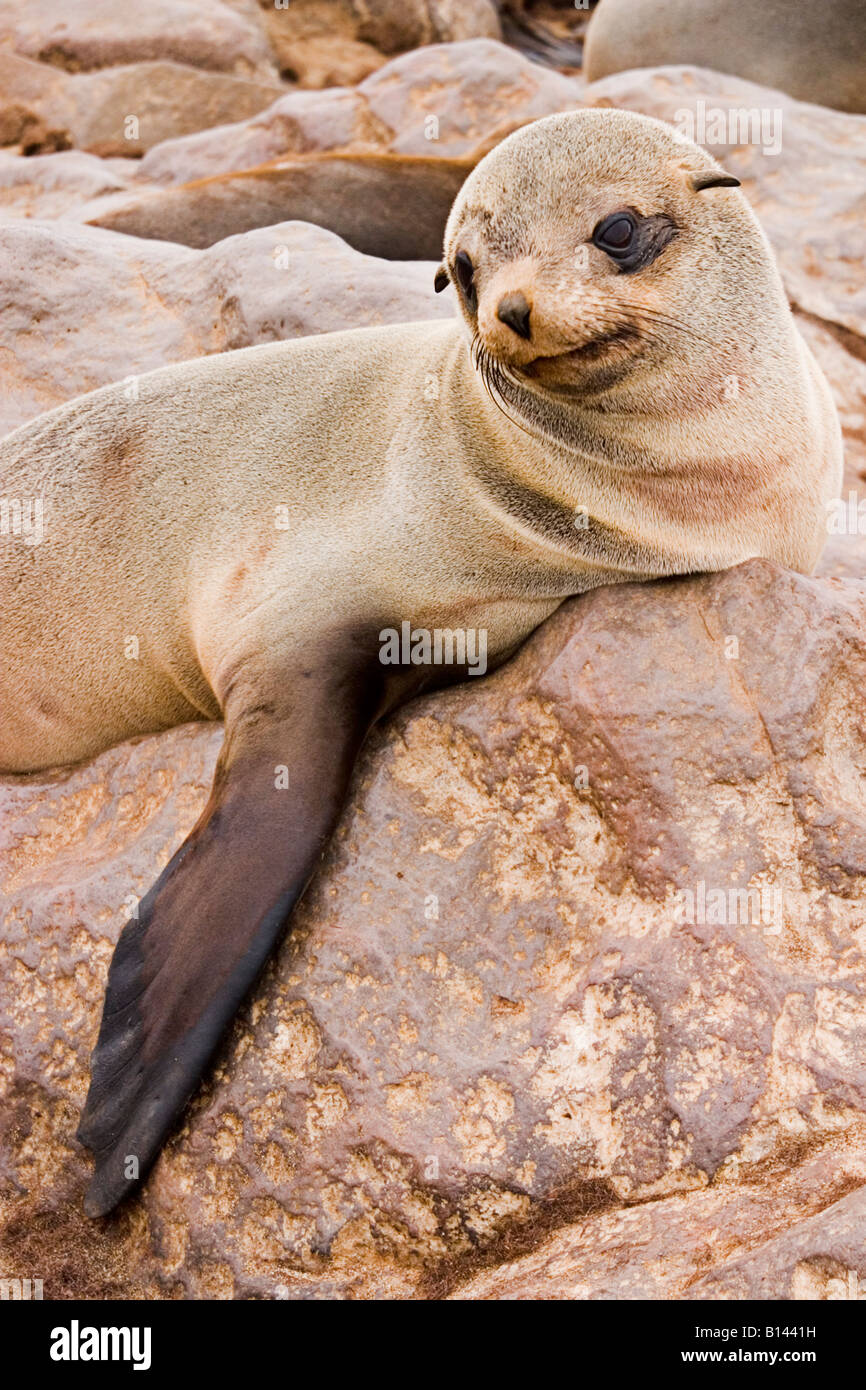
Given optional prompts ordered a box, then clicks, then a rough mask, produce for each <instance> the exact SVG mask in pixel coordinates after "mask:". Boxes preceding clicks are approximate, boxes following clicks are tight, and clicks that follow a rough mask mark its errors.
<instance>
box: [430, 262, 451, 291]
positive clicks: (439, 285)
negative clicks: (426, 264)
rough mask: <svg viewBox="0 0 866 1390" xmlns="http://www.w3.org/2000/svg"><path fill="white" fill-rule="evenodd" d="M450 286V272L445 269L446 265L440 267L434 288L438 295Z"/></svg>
mask: <svg viewBox="0 0 866 1390" xmlns="http://www.w3.org/2000/svg"><path fill="white" fill-rule="evenodd" d="M448 284H449V278H448V271H447V270H446V269H445V267H444V265H440V267H439V269H438V270H437V271H436V278H435V280H434V281H433V288H434V290H435V291H436V293H437V294H441V293H442V291H443V290H444V289H445V287H446V285H448Z"/></svg>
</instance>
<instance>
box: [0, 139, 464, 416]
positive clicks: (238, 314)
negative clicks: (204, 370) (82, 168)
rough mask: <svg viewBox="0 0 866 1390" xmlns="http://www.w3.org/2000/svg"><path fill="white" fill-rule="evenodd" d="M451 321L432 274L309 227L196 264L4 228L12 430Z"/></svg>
mask: <svg viewBox="0 0 866 1390" xmlns="http://www.w3.org/2000/svg"><path fill="white" fill-rule="evenodd" d="M50 158H52V159H55V160H57V159H61V158H68V156H58V155H53V156H50ZM442 301H446V302H444V303H443V302H442ZM452 312H453V301H452V300H451V293H450V292H448V293H446V294H444V295H440V296H437V295H435V294H434V291H433V268H432V267H431V266H430V265H429V264H427V263H423V264H414V263H412V262H388V261H379V260H375V259H373V258H368V257H365V256H361V255H359V254H358V253H357V252H355V251H352V250H351V248H350V247H348V246H346V245H345V243H344V242H342V241H340V240H339V238H338V237H335V236H333V235H332V234H331V233H330V232H327V231H324V230H323V229H321V228H319V227H313V226H309V225H307V224H306V223H301V222H296V223H286V224H280V225H277V226H274V227H268V228H266V229H263V230H261V231H256V232H248V233H247V234H246V235H245V236H243V237H233V238H231V239H230V240H228V241H224V242H221V243H219V244H218V245H217V246H214V247H212V248H211V249H210V250H209V251H192V250H190V249H189V248H187V247H182V246H176V245H174V244H173V243H171V242H158V241H139V240H138V239H136V238H134V237H127V236H121V235H119V234H117V233H114V232H108V231H103V230H102V229H101V228H96V227H77V226H75V225H74V224H69V223H66V224H64V223H50V222H25V221H22V222H9V223H7V224H6V225H0V431H2V432H3V433H6V432H7V431H9V430H12V429H14V428H16V426H18V425H20V424H23V423H24V421H25V420H29V419H31V418H32V417H33V416H34V415H37V414H39V412H40V411H42V410H48V409H50V408H51V407H52V406H55V405H59V404H60V402H61V401H64V400H68V399H69V398H70V397H71V396H76V395H80V394H82V393H83V392H85V391H91V390H94V389H95V388H96V387H97V386H104V385H106V384H107V383H108V382H110V381H118V380H123V379H124V378H126V377H128V376H129V377H134V376H135V375H137V374H139V373H141V372H147V371H150V370H151V369H152V368H154V367H159V366H162V365H164V364H165V363H167V362H179V361H183V360H185V359H186V358H189V357H196V356H200V355H201V354H203V353H209V352H223V351H226V350H227V349H229V348H237V347H247V346H249V345H250V344H252V343H261V342H269V341H272V340H274V339H277V338H291V337H297V336H300V335H302V334H305V333H327V332H331V331H334V330H336V329H339V328H351V327H363V326H365V325H368V324H375V323H393V322H400V321H404V320H407V319H418V318H434V317H437V316H442V315H446V316H447V315H448V314H450V313H452ZM109 330H110V331H109Z"/></svg>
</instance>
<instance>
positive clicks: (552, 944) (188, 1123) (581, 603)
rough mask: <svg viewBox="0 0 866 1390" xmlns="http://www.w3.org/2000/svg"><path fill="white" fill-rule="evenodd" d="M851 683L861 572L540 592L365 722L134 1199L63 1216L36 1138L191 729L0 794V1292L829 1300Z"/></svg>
mask: <svg viewBox="0 0 866 1390" xmlns="http://www.w3.org/2000/svg"><path fill="white" fill-rule="evenodd" d="M864 682H866V586H864V585H863V584H862V583H847V584H846V583H843V582H841V581H838V580H810V579H804V578H801V577H798V576H795V575H791V574H788V573H785V572H783V571H781V570H779V569H777V568H776V567H774V566H772V565H770V564H767V563H765V562H762V561H754V562H750V563H749V564H747V565H743V566H740V567H739V568H737V569H735V570H732V571H729V572H728V573H726V574H721V575H715V576H707V577H698V578H693V579H686V580H676V581H668V582H663V583H658V584H653V585H636V586H629V585H626V586H623V587H619V588H612V589H604V590H599V591H597V592H596V593H594V594H592V595H588V596H585V597H583V598H582V599H579V600H575V601H573V602H572V603H570V604H568V605H566V606H565V607H564V608H563V609H562V610H561V611H560V612H559V613H558V614H557V615H555V616H554V618H553V619H552V620H551V621H550V622H548V623H547V624H546V625H545V627H544V628H543V629H542V631H541V632H540V633H538V634H536V636H535V637H534V638H533V639H532V640H531V641H530V643H529V644H528V645H527V646H526V647H525V648H524V649H523V651H522V652H521V653H520V654H519V655H518V656H517V658H516V659H514V660H513V661H512V662H511V663H510V664H509V665H508V666H506V667H505V668H504V669H503V670H502V671H501V672H498V673H496V674H495V675H494V676H493V677H492V678H490V679H488V680H485V681H483V682H479V683H477V684H476V683H471V682H470V683H469V684H468V685H466V686H463V687H460V688H456V689H454V690H452V691H449V692H447V693H440V694H439V695H435V696H432V697H429V698H425V699H423V700H421V701H418V702H416V703H415V704H414V705H412V706H410V707H408V708H407V709H405V710H404V711H402V712H401V713H400V714H398V716H397V717H396V718H395V719H394V720H392V721H391V723H390V725H389V726H388V727H387V728H385V729H383V730H382V731H380V732H379V733H378V734H376V736H375V737H374V738H373V739H372V740H371V741H370V743H369V746H368V747H367V749H366V751H365V753H364V754H363V756H362V759H361V762H360V765H359V767H358V770H357V773H356V776H355V778H354V782H353V786H352V789H351V793H350V796H349V801H348V805H347V807H346V811H345V813H344V816H343V818H342V823H341V826H340V828H339V830H338V832H337V834H336V837H335V839H334V842H333V844H332V846H331V848H330V849H329V851H328V853H327V855H326V857H325V862H324V864H323V866H322V869H321V872H320V873H319V875H318V876H317V878H316V880H315V881H314V883H313V885H312V888H311V890H310V892H309V894H308V895H307V898H306V899H305V902H304V904H303V905H302V907H301V909H300V911H299V912H298V914H297V915H296V918H295V924H294V930H293V932H292V935H291V938H290V939H289V941H288V942H287V943H286V944H285V945H284V946H283V948H282V949H281V950H280V952H279V953H278V955H277V958H276V960H275V962H274V964H273V966H272V967H271V968H270V969H269V970H268V972H267V974H266V977H265V978H264V980H263V982H262V984H261V986H260V987H259V988H258V990H257V991H256V993H255V997H254V998H253V999H252V1000H251V1001H250V1002H249V1003H248V1005H247V1006H246V1007H245V1009H244V1010H243V1011H242V1014H241V1016H240V1018H239V1019H238V1020H237V1022H236V1024H235V1025H234V1027H233V1029H232V1032H231V1036H230V1037H229V1039H228V1041H227V1043H226V1045H225V1046H224V1048H223V1049H222V1052H221V1054H220V1057H219V1060H218V1063H217V1065H216V1068H215V1070H214V1071H213V1073H212V1074H211V1076H210V1077H209V1079H208V1082H207V1084H206V1086H205V1087H204V1089H203V1090H202V1092H201V1093H200V1095H199V1097H198V1099H197V1100H196V1102H195V1104H194V1106H193V1108H192V1110H191V1111H190V1113H189V1114H188V1116H187V1118H186V1120H185V1123H184V1124H183V1125H182V1127H181V1129H180V1130H179V1132H178V1134H177V1135H176V1137H175V1138H174V1139H173V1140H172V1141H171V1142H170V1143H169V1145H168V1146H167V1148H166V1150H165V1152H164V1154H163V1156H162V1158H161V1159H160V1160H159V1162H158V1164H157V1167H156V1169H155V1170H154V1173H153V1175H152V1177H151V1179H150V1181H149V1183H148V1185H147V1187H146V1189H145V1191H144V1194H143V1196H141V1197H139V1198H137V1199H136V1200H135V1201H134V1203H133V1204H132V1205H131V1206H130V1207H129V1208H128V1209H127V1210H126V1211H124V1212H122V1213H121V1214H120V1215H119V1216H117V1217H115V1218H113V1219H111V1220H109V1221H107V1222H104V1223H100V1224H98V1225H96V1226H93V1225H89V1224H88V1223H86V1222H85V1221H84V1219H83V1218H82V1216H81V1209H80V1197H81V1193H82V1190H83V1187H84V1184H85V1180H86V1176H87V1171H88V1162H87V1160H86V1158H85V1157H84V1156H83V1155H82V1153H81V1151H80V1150H79V1149H78V1147H77V1145H76V1143H75V1140H74V1138H73V1134H74V1129H75V1124H76V1119H77V1115H78V1112H79V1109H80V1106H81V1103H82V1101H83V1098H84V1094H85V1090H86V1086H87V1061H88V1055H89V1050H90V1047H91V1046H92V1044H93V1041H94V1039H95V1036H96V1029H97V1024H98V1018H99V1011H100V1006H101V998H102V989H103V985H104V979H105V973H106V969H107V963H108V959H109V956H110V954H111V950H112V947H113V945H114V942H115V940H116V938H117V935H118V933H119V931H120V929H121V926H122V924H123V921H124V918H125V916H126V915H127V913H128V911H129V908H130V904H131V900H132V899H135V898H137V897H138V896H139V895H140V894H141V893H142V892H143V891H144V890H145V889H146V887H147V886H148V884H149V883H150V882H151V881H152V880H153V878H154V877H155V876H156V874H157V873H158V872H159V870H160V868H161V867H162V866H163V865H164V864H165V862H166V861H167V859H168V858H169V856H170V855H171V853H172V852H173V850H174V849H175V847H176V845H177V843H178V842H179V840H180V839H181V837H182V836H183V835H184V834H185V833H186V832H187V831H188V830H189V828H190V826H191V825H192V823H193V821H194V820H195V817H196V815H197V813H198V811H199V810H200V809H201V806H202V805H203V802H204V798H205V795H206V787H207V782H208V779H209V776H210V772H211V769H212V766H213V762H214V758H215V755H216V752H217V748H218V745H219V741H220V734H219V730H218V729H209V728H196V727H186V728H183V729H179V730H176V731H173V732H171V733H169V734H166V735H163V736H160V737H158V738H153V739H145V740H140V741H138V742H137V743H134V744H127V745H124V746H123V747H121V748H118V749H115V750H113V751H111V752H109V753H106V754H105V755H103V756H102V757H101V758H99V759H97V760H96V761H95V762H94V763H91V764H90V765H88V766H85V767H82V768H79V769H76V770H74V771H72V772H67V773H64V774H61V775H60V776H58V777H54V778H51V777H47V776H46V777H42V776H40V777H38V778H36V779H12V780H11V781H9V782H7V784H6V785H4V787H3V789H2V793H0V796H2V806H3V819H2V826H3V829H2V832H0V833H2V837H3V841H2V858H0V889H2V895H3V897H2V901H3V915H2V921H0V926H2V939H3V940H4V941H5V943H6V945H5V947H4V951H5V957H6V962H5V964H6V968H5V969H4V972H3V985H2V995H0V1040H2V1042H0V1046H2V1059H3V1065H2V1068H0V1076H2V1086H3V1104H2V1114H3V1117H4V1124H5V1133H4V1139H3V1154H4V1158H3V1188H2V1221H3V1229H4V1237H5V1245H4V1256H3V1262H4V1272H8V1273H10V1274H11V1275H15V1274H19V1275H22V1276H24V1275H28V1274H30V1273H32V1271H34V1270H39V1272H40V1275H41V1277H42V1278H43V1280H44V1287H45V1296H46V1297H58V1296H60V1297H63V1296H72V1295H79V1296H86V1297H91V1298H103V1297H106V1296H109V1295H111V1296H113V1297H129V1296H133V1295H139V1296H146V1297H183V1296H195V1297H232V1296H235V1297H250V1296H264V1297H268V1296H270V1297H290V1298H311V1297H313V1298H316V1297H319V1298H321V1297H326V1298H327V1297H347V1296H348V1297H362V1298H370V1297H383V1296H384V1297H402V1298H407V1297H408V1298H411V1297H421V1296H425V1295H430V1294H431V1293H433V1294H442V1293H447V1292H448V1291H449V1290H450V1291H455V1292H456V1291H459V1289H460V1288H461V1285H463V1284H464V1282H465V1281H467V1280H472V1279H474V1281H475V1282H474V1283H473V1282H469V1283H467V1284H466V1287H467V1288H468V1290H469V1291H471V1292H472V1293H474V1295H475V1296H481V1297H497V1296H502V1295H503V1293H507V1294H508V1296H514V1295H515V1294H516V1295H518V1296H539V1295H541V1296H550V1295H551V1294H552V1295H554V1296H565V1297H572V1296H578V1297H588V1296H608V1297H640V1296H644V1297H665V1298H691V1297H695V1296H697V1297H707V1296H718V1295H719V1294H720V1293H721V1294H722V1296H733V1297H742V1296H744V1295H747V1294H750V1293H751V1294H755V1293H759V1294H760V1296H762V1297H771V1298H772V1297H775V1298H790V1297H821V1296H826V1294H827V1293H828V1291H832V1288H833V1286H834V1281H835V1282H836V1283H838V1282H839V1280H840V1279H841V1280H842V1281H843V1283H844V1280H845V1279H848V1278H853V1279H856V1278H857V1277H862V1276H866V1254H864V1251H866V1239H864V1238H866V1212H864V1204H863V1202H862V1201H861V1200H860V1199H859V1197H857V1196H849V1195H847V1194H849V1193H851V1190H852V1188H854V1187H855V1186H859V1185H861V1184H862V1182H863V1176H864V1159H863V1151H864V1150H863V1141H864V1134H866V1006H864V1003H863V999H864V988H866V927H864V921H866V916H864V910H866V804H864V797H863V791H862V786H861V781H862V778H860V777H858V771H857V770H858V769H863V768H864V767H866V727H864V724H863V720H862V717H861V716H862V691H863V687H864ZM575 1223H577V1224H575ZM711 1231H712V1232H713V1235H712V1237H710V1232H711ZM533 1252H534V1253H533ZM515 1257H520V1258H519V1259H518V1262H517V1263H515V1264H514V1265H513V1267H512V1268H499V1267H500V1266H503V1263H504V1262H505V1261H507V1260H513V1259H514V1258H515ZM485 1267H486V1268H487V1270H488V1272H486V1273H485V1272H484V1268H485ZM479 1269H480V1272H479ZM490 1271H492V1272H490ZM840 1271H841V1273H840ZM837 1275H838V1278H837Z"/></svg>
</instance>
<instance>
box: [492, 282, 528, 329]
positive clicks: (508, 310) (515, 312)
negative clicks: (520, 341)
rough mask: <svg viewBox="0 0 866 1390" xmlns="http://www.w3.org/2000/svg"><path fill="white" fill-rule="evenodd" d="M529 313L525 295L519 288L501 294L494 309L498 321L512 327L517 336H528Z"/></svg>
mask: <svg viewBox="0 0 866 1390" xmlns="http://www.w3.org/2000/svg"><path fill="white" fill-rule="evenodd" d="M530 313H531V310H530V307H529V305H528V304H527V302H526V295H524V294H521V292H520V290H516V291H514V292H512V293H511V294H505V295H503V296H502V298H501V299H500V301H499V306H498V308H497V310H496V317H497V318H498V319H499V321H500V323H505V324H507V325H508V327H509V328H511V329H513V331H514V332H515V333H516V334H517V336H518V337H519V338H528V337H529V336H530V327H529V316H530Z"/></svg>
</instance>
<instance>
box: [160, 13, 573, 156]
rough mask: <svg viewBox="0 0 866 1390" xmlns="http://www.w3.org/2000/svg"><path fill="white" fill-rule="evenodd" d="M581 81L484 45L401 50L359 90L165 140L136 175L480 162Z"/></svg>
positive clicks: (295, 99) (280, 104) (557, 106)
mask: <svg viewBox="0 0 866 1390" xmlns="http://www.w3.org/2000/svg"><path fill="white" fill-rule="evenodd" d="M581 90H582V83H581V82H580V81H579V80H578V79H576V78H570V77H564V76H562V75H561V74H560V73H557V72H553V71H551V70H550V69H548V68H543V67H541V66H539V64H538V63H533V62H531V61H530V60H529V59H528V58H524V57H522V56H521V55H520V54H519V53H515V52H514V51H513V50H512V49H510V48H507V47H506V46H505V45H504V44H501V43H496V42H494V41H493V40H489V39H473V40H467V41H466V42H464V43H453V44H436V45H433V46H431V47H430V48H423V49H419V50H417V51H415V52H412V53H407V54H405V55H403V56H402V57H400V58H395V59H394V60H393V61H392V62H390V63H388V64H386V66H385V67H383V68H380V69H379V71H378V72H375V73H374V74H373V75H372V76H371V77H368V78H367V80H366V81H365V82H362V83H361V84H360V86H358V87H356V88H354V89H351V90H347V89H339V88H337V89H333V90H330V91H326V92H289V93H287V95H286V96H284V97H281V98H279V100H278V101H276V102H275V103H274V105H273V106H271V107H270V108H269V109H268V110H266V111H263V112H261V113H260V114H259V115H258V116H254V117H252V118H251V119H250V120H249V121H242V122H238V123H237V124H235V125H233V126H231V127H229V128H228V129H221V130H214V131H204V132H202V133H201V134H199V135H193V136H188V137H186V138H185V139H182V140H171V141H167V142H166V143H165V144H164V145H162V146H158V147H157V148H156V149H153V150H151V151H150V152H149V153H148V155H147V156H146V158H145V159H144V160H143V161H142V165H141V177H142V178H143V179H149V180H152V181H153V182H155V183H166V184H169V183H170V184H174V183H186V182H188V181H189V180H190V179H194V178H204V177H206V176H208V175H212V174H219V173H231V172H234V171H236V170H239V169H249V168H252V167H253V166H254V165H257V164H264V163H265V162H266V161H268V160H270V159H275V158H277V157H278V156H280V155H286V154H303V153H308V152H311V151H314V150H332V149H346V148H347V147H351V148H354V149H357V150H374V149H375V150H390V151H393V152H394V153H397V154H405V155H424V156H427V157H430V156H433V157H435V156H437V155H438V156H441V157H444V158H446V159H455V158H456V159H459V158H462V157H465V156H472V155H474V156H476V157H479V156H480V154H481V153H484V152H486V150H487V149H488V148H490V147H491V146H492V145H493V144H495V143H496V140H497V138H502V136H503V135H506V134H508V133H509V131H510V130H513V129H516V128H517V127H518V126H520V125H525V124H526V122H527V121H534V120H537V119H538V118H539V117H540V116H548V115H551V114H552V113H553V112H554V111H564V110H569V109H571V108H572V107H574V106H577V105H578V104H579V95H580V92H581Z"/></svg>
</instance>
